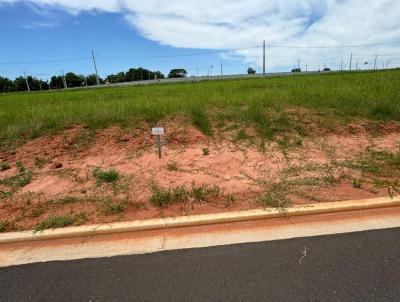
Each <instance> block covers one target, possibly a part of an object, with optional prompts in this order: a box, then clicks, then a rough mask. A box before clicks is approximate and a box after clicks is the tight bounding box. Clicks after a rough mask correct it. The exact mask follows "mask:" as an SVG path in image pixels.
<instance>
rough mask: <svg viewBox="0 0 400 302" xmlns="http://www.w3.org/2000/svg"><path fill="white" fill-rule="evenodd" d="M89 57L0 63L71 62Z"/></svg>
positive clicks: (88, 58)
mask: <svg viewBox="0 0 400 302" xmlns="http://www.w3.org/2000/svg"><path fill="white" fill-rule="evenodd" d="M90 59H91V57H80V58H70V59H54V60H43V61H25V62H0V65H22V64H42V63H59V62H71V61H83V60H90Z"/></svg>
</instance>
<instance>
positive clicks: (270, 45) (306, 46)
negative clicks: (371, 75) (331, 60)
mask: <svg viewBox="0 0 400 302" xmlns="http://www.w3.org/2000/svg"><path fill="white" fill-rule="evenodd" d="M383 45H391V43H382V44H358V45H336V46H327V45H273V44H269V45H267V46H268V47H273V48H357V47H371V46H383Z"/></svg>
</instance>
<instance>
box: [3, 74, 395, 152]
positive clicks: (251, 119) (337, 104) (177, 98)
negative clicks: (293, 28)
mask: <svg viewBox="0 0 400 302" xmlns="http://www.w3.org/2000/svg"><path fill="white" fill-rule="evenodd" d="M399 87H400V71H397V70H392V71H384V72H364V73H361V72H360V73H331V74H321V75H309V76H290V77H273V78H264V79H263V78H254V79H238V80H221V81H205V82H199V83H185V84H160V85H151V86H131V87H118V88H117V87H115V88H100V89H90V90H70V91H51V92H38V93H31V94H28V93H15V94H2V95H0V141H1V144H2V145H3V146H7V145H9V144H10V143H12V142H16V141H19V140H21V139H25V140H26V139H29V138H35V137H39V136H41V135H44V134H51V133H54V132H56V131H58V130H61V129H64V128H67V127H68V126H71V125H74V124H84V125H88V126H89V127H91V128H93V129H98V128H103V127H106V126H109V125H112V124H120V125H121V126H122V127H123V126H129V127H134V126H135V125H136V124H137V123H138V122H139V121H142V120H144V121H147V122H149V123H150V124H155V123H156V122H157V121H159V120H161V119H163V118H165V117H167V116H172V117H174V116H185V117H187V118H188V120H189V121H191V122H192V123H193V124H194V125H195V126H197V127H198V128H199V129H200V130H202V131H203V132H204V133H205V134H207V135H212V134H213V128H215V127H216V126H223V125H225V124H226V123H236V124H237V125H238V127H241V126H243V127H254V128H255V129H256V130H257V132H258V133H259V134H260V135H261V136H262V137H264V138H271V137H272V136H273V135H274V134H275V133H277V132H281V131H292V130H296V131H301V127H302V125H301V121H296V122H295V121H294V120H293V118H292V115H289V113H288V109H291V108H292V109H294V112H295V115H296V112H297V109H298V108H299V107H301V108H304V109H306V110H308V111H309V112H312V113H313V114H315V115H316V116H320V117H322V118H323V120H324V122H323V123H321V125H322V126H324V125H325V126H326V125H329V121H332V120H334V121H344V122H347V121H349V120H354V119H360V118H361V119H369V120H371V121H381V120H384V121H392V120H395V121H399V120H400V92H399V91H400V89H399Z"/></svg>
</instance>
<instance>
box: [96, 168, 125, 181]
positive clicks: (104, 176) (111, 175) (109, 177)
mask: <svg viewBox="0 0 400 302" xmlns="http://www.w3.org/2000/svg"><path fill="white" fill-rule="evenodd" d="M92 175H93V177H94V178H95V179H96V180H97V182H98V183H102V182H106V183H115V182H117V181H118V180H119V179H120V177H121V175H120V173H119V172H118V171H117V170H115V169H109V170H102V169H100V168H99V167H96V168H95V169H94V170H93V172H92Z"/></svg>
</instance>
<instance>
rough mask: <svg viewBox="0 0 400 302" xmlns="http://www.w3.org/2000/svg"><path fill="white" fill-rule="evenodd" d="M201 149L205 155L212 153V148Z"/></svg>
mask: <svg viewBox="0 0 400 302" xmlns="http://www.w3.org/2000/svg"><path fill="white" fill-rule="evenodd" d="M201 150H202V151H203V155H204V156H207V155H210V150H209V149H208V148H203V149H201Z"/></svg>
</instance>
